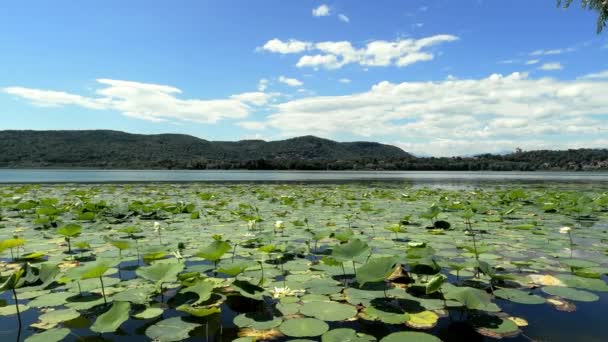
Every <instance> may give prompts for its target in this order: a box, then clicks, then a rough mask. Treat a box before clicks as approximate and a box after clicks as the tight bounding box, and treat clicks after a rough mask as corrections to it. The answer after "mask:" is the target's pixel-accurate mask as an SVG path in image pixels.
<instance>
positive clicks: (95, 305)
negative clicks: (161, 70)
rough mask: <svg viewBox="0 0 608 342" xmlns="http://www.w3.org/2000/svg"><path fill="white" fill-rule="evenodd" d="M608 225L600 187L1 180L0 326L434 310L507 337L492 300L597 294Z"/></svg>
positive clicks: (394, 330) (555, 301)
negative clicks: (8, 183)
mask: <svg viewBox="0 0 608 342" xmlns="http://www.w3.org/2000/svg"><path fill="white" fill-rule="evenodd" d="M607 222H608V192H606V190H602V189H601V187H600V188H598V187H595V188H587V189H556V188H551V187H545V188H538V187H504V188H488V189H473V188H468V189H452V190H446V189H439V188H411V187H408V186H404V185H403V184H396V183H379V184H370V183H367V184H348V185H322V184H317V185H313V184H307V185H289V184H287V185H276V184H225V185H209V184H139V185H23V186H17V185H13V186H3V187H0V252H1V253H2V254H1V255H0V256H1V257H2V259H1V261H0V272H1V273H0V276H1V279H0V291H2V292H3V294H2V297H1V298H2V302H0V306H1V307H0V324H4V325H6V324H8V323H7V322H8V320H12V321H13V322H14V323H11V326H18V330H16V331H17V332H16V337H17V340H21V339H22V338H25V340H26V341H45V342H52V341H60V340H64V339H73V340H75V339H78V338H79V337H87V336H102V337H104V336H105V337H108V338H111V336H113V335H129V334H131V335H132V336H135V337H136V336H137V335H138V334H139V335H140V336H141V335H142V334H145V336H146V338H145V339H152V340H156V341H179V340H187V339H189V338H199V339H200V338H204V339H207V340H217V339H219V340H226V341H229V340H237V341H240V342H243V341H268V340H275V339H276V340H299V341H319V340H320V341H323V342H333V341H361V342H364V341H376V340H380V341H382V342H393V341H405V342H407V341H441V337H440V336H437V335H438V334H437V333H436V331H434V330H433V328H435V327H436V326H437V325H438V324H440V323H441V322H442V321H444V320H450V321H458V322H460V323H462V324H465V325H467V326H469V327H470V329H472V330H474V331H475V332H476V333H477V334H480V335H483V336H486V337H488V338H503V337H512V336H517V335H518V334H521V333H522V331H524V332H525V329H526V328H525V327H526V326H527V324H528V322H527V319H526V317H516V316H514V315H512V314H510V313H509V312H508V310H507V309H505V307H509V305H548V306H551V307H553V308H554V309H555V310H560V311H568V312H572V311H575V310H576V304H577V303H578V302H594V301H597V300H598V299H599V298H600V297H599V295H598V294H600V293H602V292H608V284H607V283H606V274H607V273H608V256H607V255H608V233H607V230H608V225H607V224H606V223H607ZM27 311H29V312H30V313H31V312H35V315H27V316H28V317H29V318H28V319H27V320H26V319H24V316H26V315H25V314H24V313H25V312H27ZM32 317H33V318H32ZM127 322H135V324H134V325H136V326H137V328H136V329H135V331H129V329H131V328H128V326H131V325H133V324H129V323H127ZM137 322H141V323H137Z"/></svg>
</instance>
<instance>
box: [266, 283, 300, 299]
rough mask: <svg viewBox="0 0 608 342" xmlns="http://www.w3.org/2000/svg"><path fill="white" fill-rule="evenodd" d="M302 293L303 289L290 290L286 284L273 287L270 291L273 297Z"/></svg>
mask: <svg viewBox="0 0 608 342" xmlns="http://www.w3.org/2000/svg"><path fill="white" fill-rule="evenodd" d="M302 293H304V290H292V289H290V288H289V287H288V286H285V287H275V288H274V290H273V291H272V296H273V298H282V297H287V296H296V295H298V294H302Z"/></svg>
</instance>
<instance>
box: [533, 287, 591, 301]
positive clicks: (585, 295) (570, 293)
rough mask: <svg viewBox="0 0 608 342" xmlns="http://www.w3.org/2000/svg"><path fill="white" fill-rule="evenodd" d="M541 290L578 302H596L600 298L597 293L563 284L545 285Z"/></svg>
mask: <svg viewBox="0 0 608 342" xmlns="http://www.w3.org/2000/svg"><path fill="white" fill-rule="evenodd" d="M541 290H542V291H543V292H544V293H546V294H550V295H553V296H558V297H561V298H565V299H570V300H574V301H577V302H595V301H596V300H598V299H599V298H600V297H598V295H596V294H595V293H591V292H587V291H583V290H576V289H573V288H569V287H562V286H545V287H543V288H541Z"/></svg>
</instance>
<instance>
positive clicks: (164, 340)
mask: <svg viewBox="0 0 608 342" xmlns="http://www.w3.org/2000/svg"><path fill="white" fill-rule="evenodd" d="M198 326H199V325H198V324H194V323H190V322H185V321H183V320H182V319H181V317H172V318H168V319H165V320H162V321H160V322H158V323H156V324H154V325H152V326H150V327H148V329H146V336H148V337H149V338H151V339H153V340H155V341H159V342H172V341H181V340H183V339H186V338H188V336H189V334H190V331H192V330H194V329H195V328H196V327H198Z"/></svg>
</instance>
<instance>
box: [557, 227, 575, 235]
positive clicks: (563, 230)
mask: <svg viewBox="0 0 608 342" xmlns="http://www.w3.org/2000/svg"><path fill="white" fill-rule="evenodd" d="M570 230H572V228H570V227H561V228H560V229H559V233H560V234H568V233H570Z"/></svg>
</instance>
